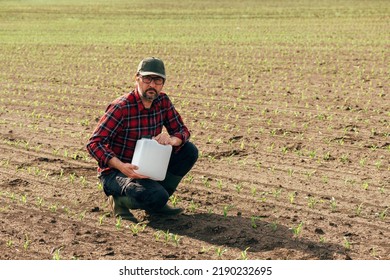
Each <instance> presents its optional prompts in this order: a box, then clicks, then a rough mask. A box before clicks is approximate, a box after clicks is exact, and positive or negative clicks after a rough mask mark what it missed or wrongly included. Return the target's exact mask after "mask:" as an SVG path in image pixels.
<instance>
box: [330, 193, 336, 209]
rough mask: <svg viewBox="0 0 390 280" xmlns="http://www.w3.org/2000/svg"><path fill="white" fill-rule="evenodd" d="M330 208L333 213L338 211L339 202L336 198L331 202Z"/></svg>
mask: <svg viewBox="0 0 390 280" xmlns="http://www.w3.org/2000/svg"><path fill="white" fill-rule="evenodd" d="M330 208H331V209H332V212H334V211H336V209H337V202H336V199H335V198H334V197H332V199H331V200H330Z"/></svg>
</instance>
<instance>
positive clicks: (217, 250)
mask: <svg viewBox="0 0 390 280" xmlns="http://www.w3.org/2000/svg"><path fill="white" fill-rule="evenodd" d="M226 251H227V249H225V248H221V247H218V248H216V249H215V253H217V256H218V257H219V258H220V257H222V255H223V254H224V253H225V252H226Z"/></svg>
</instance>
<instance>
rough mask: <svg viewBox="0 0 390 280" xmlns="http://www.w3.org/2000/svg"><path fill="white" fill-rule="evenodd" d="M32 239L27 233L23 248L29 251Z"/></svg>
mask: <svg viewBox="0 0 390 280" xmlns="http://www.w3.org/2000/svg"><path fill="white" fill-rule="evenodd" d="M30 243H31V241H30V239H29V238H28V235H27V234H26V235H25V239H24V244H23V248H24V250H25V251H27V249H28V247H29V246H30Z"/></svg>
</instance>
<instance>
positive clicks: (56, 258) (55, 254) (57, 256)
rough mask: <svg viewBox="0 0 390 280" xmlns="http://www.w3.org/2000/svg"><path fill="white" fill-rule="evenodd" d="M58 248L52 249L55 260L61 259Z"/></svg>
mask: <svg viewBox="0 0 390 280" xmlns="http://www.w3.org/2000/svg"><path fill="white" fill-rule="evenodd" d="M60 250H61V249H57V250H55V251H54V253H53V260H56V261H59V260H61V255H60Z"/></svg>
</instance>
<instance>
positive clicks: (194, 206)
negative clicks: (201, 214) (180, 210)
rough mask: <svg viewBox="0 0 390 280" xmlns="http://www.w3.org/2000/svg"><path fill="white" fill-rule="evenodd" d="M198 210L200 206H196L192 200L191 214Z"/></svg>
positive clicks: (189, 209)
mask: <svg viewBox="0 0 390 280" xmlns="http://www.w3.org/2000/svg"><path fill="white" fill-rule="evenodd" d="M197 208H198V206H197V205H196V203H195V202H194V201H193V200H191V202H190V206H189V208H188V211H189V212H191V213H195V211H196V209H197Z"/></svg>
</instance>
